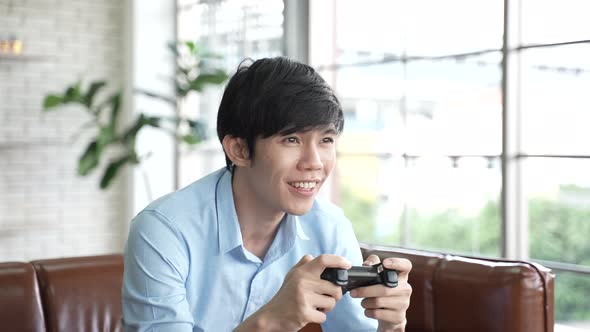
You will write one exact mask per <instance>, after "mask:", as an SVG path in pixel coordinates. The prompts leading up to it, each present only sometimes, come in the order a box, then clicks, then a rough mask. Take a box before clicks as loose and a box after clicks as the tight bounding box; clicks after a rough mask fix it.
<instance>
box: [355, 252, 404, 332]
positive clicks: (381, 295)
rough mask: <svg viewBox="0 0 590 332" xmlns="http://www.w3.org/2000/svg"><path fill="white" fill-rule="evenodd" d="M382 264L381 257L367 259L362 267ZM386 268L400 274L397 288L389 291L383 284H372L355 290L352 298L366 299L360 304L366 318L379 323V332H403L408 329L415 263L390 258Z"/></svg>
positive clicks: (386, 261)
mask: <svg viewBox="0 0 590 332" xmlns="http://www.w3.org/2000/svg"><path fill="white" fill-rule="evenodd" d="M379 262H380V259H379V257H377V256H376V255H371V256H369V257H367V259H366V260H365V262H364V263H363V265H365V266H370V265H375V264H378V263H379ZM383 266H385V267H386V268H388V269H394V270H397V271H398V285H397V287H395V288H389V287H386V286H384V285H381V284H379V285H373V286H367V287H360V288H357V289H353V290H352V291H351V292H350V296H352V297H357V298H364V299H363V301H362V302H361V305H362V306H363V308H365V316H367V317H371V318H374V319H377V320H378V321H379V328H378V329H377V331H379V332H386V331H387V332H394V331H395V332H403V331H404V330H405V328H406V310H407V309H408V307H409V306H410V295H412V287H411V286H410V284H408V275H409V273H410V270H411V269H412V263H411V262H410V261H409V260H407V259H404V258H387V259H385V260H383Z"/></svg>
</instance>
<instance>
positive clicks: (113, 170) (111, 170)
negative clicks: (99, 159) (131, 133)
mask: <svg viewBox="0 0 590 332" xmlns="http://www.w3.org/2000/svg"><path fill="white" fill-rule="evenodd" d="M128 162H129V163H131V162H132V156H131V154H128V155H125V156H123V157H121V158H119V159H117V160H115V161H112V162H111V163H109V166H107V168H106V170H105V172H104V174H103V176H102V178H101V179H100V189H106V188H107V187H108V186H109V184H111V181H112V180H113V179H114V178H115V176H116V175H117V173H118V172H119V170H120V169H121V167H122V166H123V165H125V164H126V163H128Z"/></svg>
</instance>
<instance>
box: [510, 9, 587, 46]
mask: <svg viewBox="0 0 590 332" xmlns="http://www.w3.org/2000/svg"><path fill="white" fill-rule="evenodd" d="M520 4H521V8H522V12H521V18H522V19H521V23H520V26H521V27H522V35H521V36H522V37H521V38H522V43H523V44H550V43H560V42H564V41H574V40H587V39H590V29H589V27H588V13H590V1H588V0H560V1H556V0H521V1H520ZM514 24H517V23H516V22H515V23H514Z"/></svg>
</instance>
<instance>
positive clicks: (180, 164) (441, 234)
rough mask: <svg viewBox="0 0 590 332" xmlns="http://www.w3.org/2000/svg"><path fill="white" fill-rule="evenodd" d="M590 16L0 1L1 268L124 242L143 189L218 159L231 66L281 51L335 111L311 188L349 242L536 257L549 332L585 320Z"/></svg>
mask: <svg viewBox="0 0 590 332" xmlns="http://www.w3.org/2000/svg"><path fill="white" fill-rule="evenodd" d="M588 13H590V2H588V1H585V0H560V1H557V0H553V1H552V0H520V1H518V0H513V1H511V0H505V1H491V0H490V1H488V0H486V1H468V0H443V1H441V0H413V1H407V0H389V1H386V0H382V1H359V0H347V1H344V0H323V1H319V0H318V1H315V0H314V1H312V0H305V1H302V0H300V1H296V0H201V1H194V0H193V1H189V0H177V1H176V2H175V1H173V0H167V1H163V0H161V1H139V0H128V1H118V0H105V1H89V0H68V1H66V0H0V261H16V260H32V259H40V258H53V257H65V256H81V255H94V254H103V253H113V252H121V251H122V250H123V246H124V243H125V240H126V236H127V230H128V226H129V220H130V219H131V218H132V217H133V215H135V214H136V213H137V212H138V211H139V210H141V209H142V208H143V207H144V206H145V205H146V204H147V203H148V202H149V201H151V200H153V199H155V198H157V197H159V196H162V195H164V194H166V193H168V192H170V191H173V190H175V189H178V188H180V187H183V186H185V185H187V184H189V183H191V182H193V181H195V180H196V179H198V178H199V177H201V176H203V175H205V174H207V173H209V172H211V171H213V170H216V169H218V168H220V167H223V166H224V158H223V153H222V150H221V147H220V144H219V143H218V141H217V138H216V135H215V119H216V112H217V107H218V104H219V101H220V99H221V94H222V92H223V87H224V82H223V81H224V79H225V78H226V77H227V75H231V74H232V73H233V71H235V69H236V67H237V66H238V64H240V62H241V61H242V60H243V59H244V58H246V57H249V58H252V59H257V58H261V57H269V56H279V55H285V56H289V57H291V58H294V59H297V60H299V61H302V62H305V63H308V64H310V65H311V66H313V67H314V68H315V69H316V70H318V71H319V73H320V74H321V75H322V76H323V77H324V78H325V79H326V81H327V82H328V83H329V84H330V85H331V86H332V87H334V89H335V90H336V92H337V94H338V97H339V98H340V100H341V102H342V104H343V107H344V112H345V121H346V122H345V130H344V134H343V135H342V137H341V139H340V141H339V142H338V159H339V160H338V166H337V169H336V171H335V172H334V174H333V175H332V177H331V181H330V183H329V185H328V186H327V187H325V188H324V189H323V192H322V195H324V196H325V197H328V198H329V199H331V200H333V201H334V202H335V203H337V204H339V205H340V206H341V207H342V208H343V209H344V211H345V213H346V215H347V216H348V217H349V218H350V220H351V221H352V223H353V226H354V228H355V231H356V233H357V237H358V238H359V240H360V241H362V242H367V243H373V244H383V245H394V246H401V247H408V248H417V249H425V250H431V251H437V252H447V253H458V254H462V255H470V256H484V257H505V258H510V259H517V260H532V261H536V262H539V263H541V264H543V265H545V266H547V267H549V268H551V269H553V271H554V272H555V273H556V286H555V291H556V294H555V309H556V311H555V317H556V321H557V322H558V325H559V326H558V327H556V331H581V330H586V329H590V241H589V240H588V239H589V238H590V130H588V127H589V125H590V25H589V24H588V18H587V16H588ZM187 41H189V43H186V42H187ZM171 44H172V45H171ZM97 82H98V83H97ZM93 87H94V88H93ZM113 96H119V97H116V98H113ZM115 118H116V121H115V120H113V119H115ZM181 120H183V121H184V122H182V121H181ZM93 143H94V145H93ZM105 184H106V185H105Z"/></svg>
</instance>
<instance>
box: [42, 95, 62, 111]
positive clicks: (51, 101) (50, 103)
mask: <svg viewBox="0 0 590 332" xmlns="http://www.w3.org/2000/svg"><path fill="white" fill-rule="evenodd" d="M63 103H64V100H63V98H62V97H61V96H57V95H48V96H45V99H44V100H43V110H45V111H48V110H49V109H50V108H54V107H56V106H59V105H61V104H63Z"/></svg>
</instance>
